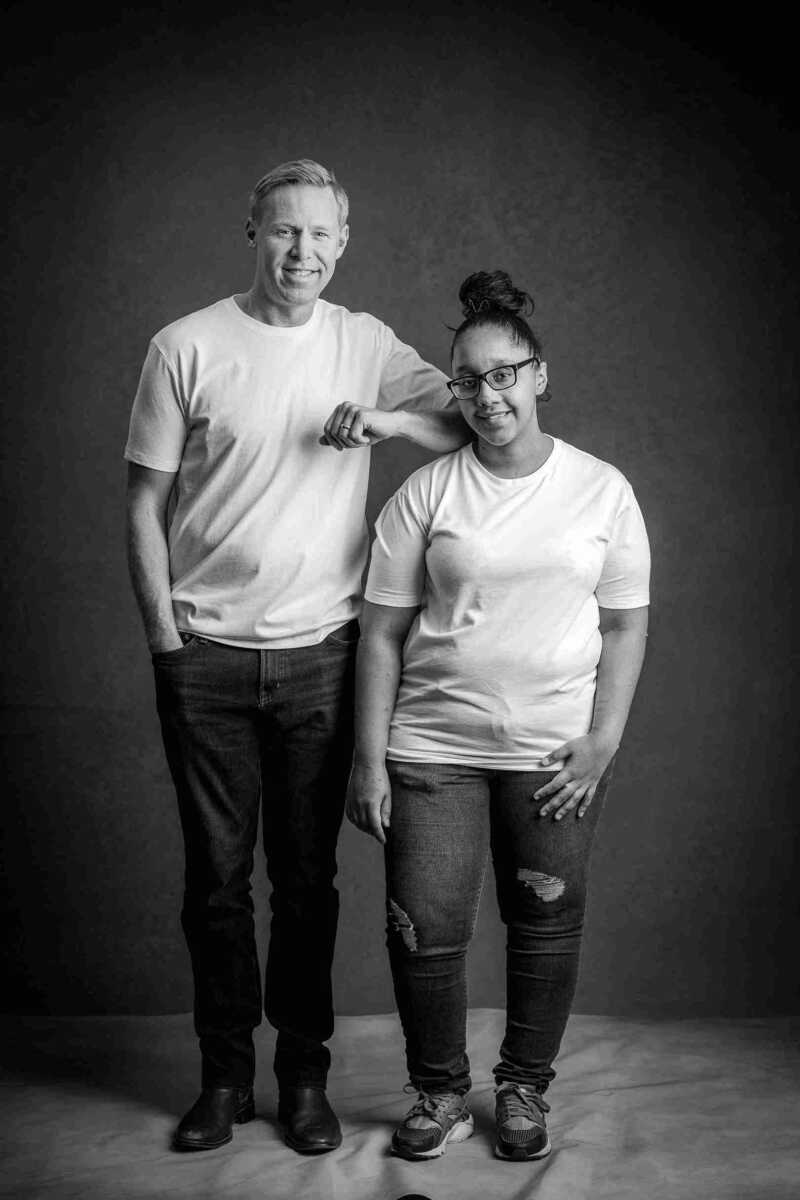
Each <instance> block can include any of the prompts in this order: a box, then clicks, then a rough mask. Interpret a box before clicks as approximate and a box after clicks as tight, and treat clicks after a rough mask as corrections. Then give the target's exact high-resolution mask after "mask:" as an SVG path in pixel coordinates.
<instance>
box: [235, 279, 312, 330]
mask: <svg viewBox="0 0 800 1200" xmlns="http://www.w3.org/2000/svg"><path fill="white" fill-rule="evenodd" d="M233 298H234V300H235V301H236V303H237V304H238V305H239V308H240V309H241V310H242V312H243V313H246V314H247V316H248V317H252V318H253V320H254V321H261V323H262V325H283V326H294V325H306V324H307V323H308V322H309V321H310V320H311V318H312V316H313V314H314V305H315V303H316V301H315V300H312V301H311V303H310V304H302V305H297V306H288V305H287V306H284V305H279V304H274V303H273V302H272V301H271V300H268V299H267V297H266V296H264V295H260V294H259V293H258V292H257V291H256V290H255V288H250V290H249V291H248V292H240V293H239V294H238V295H237V296H234V297H233Z"/></svg>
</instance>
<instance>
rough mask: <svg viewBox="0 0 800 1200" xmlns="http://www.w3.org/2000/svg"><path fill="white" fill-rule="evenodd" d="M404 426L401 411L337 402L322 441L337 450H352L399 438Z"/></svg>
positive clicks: (324, 444) (327, 422)
mask: <svg viewBox="0 0 800 1200" xmlns="http://www.w3.org/2000/svg"><path fill="white" fill-rule="evenodd" d="M402 425H403V413H402V412H383V410H382V409H380V408H364V407H362V405H360V404H337V406H336V408H335V409H334V410H333V412H332V413H331V415H330V416H329V417H328V419H327V421H326V422H325V432H324V434H323V435H322V437H321V438H320V439H319V440H320V444H321V445H323V446H333V447H334V448H335V449H336V450H352V449H355V448H357V447H358V446H374V445H375V443H376V442H383V441H385V439H386V438H390V437H397V436H398V435H399V433H400V431H401V428H402Z"/></svg>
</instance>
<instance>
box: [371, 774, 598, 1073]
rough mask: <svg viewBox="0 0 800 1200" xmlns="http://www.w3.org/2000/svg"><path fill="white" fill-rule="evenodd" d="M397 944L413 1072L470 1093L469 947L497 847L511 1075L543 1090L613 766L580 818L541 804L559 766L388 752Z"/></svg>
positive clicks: (571, 983)
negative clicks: (539, 795) (501, 767)
mask: <svg viewBox="0 0 800 1200" xmlns="http://www.w3.org/2000/svg"><path fill="white" fill-rule="evenodd" d="M387 766H388V769H389V775H390V778H391V783H392V815H391V826H390V829H389V831H388V836H387V844H386V883H387V911H388V933H387V944H388V947H389V958H390V962H391V966H392V975H393V978H394V987H395V995H396V997H397V1007H398V1009H399V1012H400V1018H401V1021H402V1024H403V1031H404V1033H405V1037H406V1060H407V1065H408V1072H409V1077H410V1079H411V1082H412V1084H413V1085H414V1086H415V1087H416V1088H418V1089H419V1090H420V1091H426V1092H462V1093H463V1092H466V1091H468V1090H469V1087H470V1084H471V1081H470V1075H469V1060H468V1058H467V1051H466V1016H467V988H466V951H467V945H468V943H469V941H470V938H471V937H472V932H473V929H474V927H475V918H476V915H477V911H478V902H479V900H480V894H481V889H482V887H483V879H484V874H485V870H486V864H487V860H488V855H489V849H490V846H491V853H492V858H493V861H494V869H495V880H496V885H497V898H498V902H499V907H500V915H501V917H502V919H503V921H504V923H505V925H506V926H507V930H508V940H507V948H506V1032H505V1037H504V1039H503V1044H502V1046H501V1048H500V1062H499V1063H498V1064H497V1066H496V1067H495V1068H494V1075H495V1078H496V1080H497V1081H498V1083H501V1082H503V1081H506V1080H512V1081H514V1082H517V1083H522V1084H527V1085H529V1086H531V1087H534V1088H536V1090H537V1091H538V1092H540V1093H541V1092H544V1091H545V1090H546V1088H547V1086H548V1084H549V1083H550V1081H551V1080H552V1079H553V1077H554V1075H555V1072H554V1071H553V1066H552V1064H553V1060H554V1059H555V1057H556V1054H557V1053H558V1048H559V1045H560V1043H561V1037H562V1034H563V1032H564V1028H565V1026H566V1023H567V1017H568V1016H569V1011H570V1006H571V1004H572V998H573V995H574V991H575V983H576V980H577V975H578V960H579V953H580V945H581V935H582V932H583V914H584V907H585V902H586V877H587V869H588V865H589V855H590V852H591V846H592V840H593V836H594V831H595V827H596V824H597V818H598V817H599V815H600V810H601V807H602V803H603V798H604V794H605V791H606V788H607V786H608V782H609V779H610V776H611V767H609V769H608V770H607V771H606V773H605V775H604V777H603V779H602V780H601V781H600V785H599V786H598V789H597V792H596V794H595V798H594V801H593V802H592V804H591V806H590V807H589V810H588V812H587V813H586V815H585V816H584V817H582V818H581V819H580V820H578V819H577V818H576V816H575V813H574V811H573V812H571V813H570V814H569V815H568V816H566V817H563V818H562V819H561V820H560V821H555V820H553V817H552V815H550V816H547V817H539V816H537V813H538V810H539V808H540V807H541V805H542V804H543V803H544V801H536V800H534V799H533V794H534V792H535V791H536V790H537V789H538V788H540V787H542V786H543V784H545V783H546V782H547V781H548V780H550V779H552V777H553V775H552V772H549V773H546V772H529V771H528V772H523V771H488V770H484V769H482V768H478V767H468V766H459V765H449V764H445V763H401V762H389V763H388V764H387Z"/></svg>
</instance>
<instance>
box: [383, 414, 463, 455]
mask: <svg viewBox="0 0 800 1200" xmlns="http://www.w3.org/2000/svg"><path fill="white" fill-rule="evenodd" d="M397 416H398V417H399V418H400V427H399V429H398V434H399V436H400V437H404V438H408V440H409V441H411V442H416V443H417V445H419V446H424V447H425V448H426V449H427V450H435V451H436V453H437V454H447V453H448V452H449V451H451V450H458V449H460V448H461V446H464V445H465V444H466V443H467V442H468V441H469V440H470V438H471V437H472V430H471V429H470V427H469V425H467V423H466V421H465V420H464V418H463V417H462V416H461V413H460V412H459V411H458V410H457V409H437V410H435V411H432V412H405V411H400V412H398V414H397Z"/></svg>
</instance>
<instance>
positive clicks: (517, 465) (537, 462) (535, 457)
mask: <svg viewBox="0 0 800 1200" xmlns="http://www.w3.org/2000/svg"><path fill="white" fill-rule="evenodd" d="M552 451H553V439H552V438H551V437H550V435H549V434H547V433H542V431H541V429H536V430H535V431H534V432H533V433H532V434H531V436H530V437H526V438H524V439H523V438H515V439H514V441H513V442H509V443H508V445H507V446H493V445H492V444H491V443H490V442H486V441H484V440H483V438H481V437H479V438H478V440H477V443H476V445H475V454H476V455H477V457H478V460H479V462H480V463H481V465H482V466H484V467H486V470H487V471H491V473H492V475H499V476H500V478H501V479H520V478H522V476H524V475H533V473H534V471H538V470H539V468H540V467H542V466H544V464H545V463H546V462H547V460H548V458H549V457H550V455H551V454H552Z"/></svg>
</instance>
